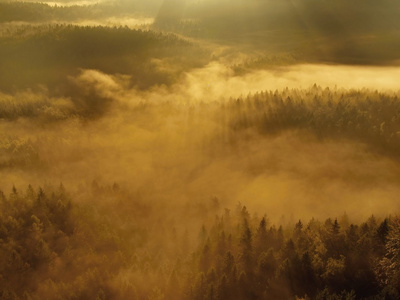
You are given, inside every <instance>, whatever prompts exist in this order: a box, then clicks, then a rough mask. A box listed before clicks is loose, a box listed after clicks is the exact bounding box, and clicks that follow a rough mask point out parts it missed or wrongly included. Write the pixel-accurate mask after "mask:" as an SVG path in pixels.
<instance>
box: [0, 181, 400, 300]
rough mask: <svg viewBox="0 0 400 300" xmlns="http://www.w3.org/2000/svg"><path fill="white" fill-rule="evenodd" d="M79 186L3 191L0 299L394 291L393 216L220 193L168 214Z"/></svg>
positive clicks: (397, 256)
mask: <svg viewBox="0 0 400 300" xmlns="http://www.w3.org/2000/svg"><path fill="white" fill-rule="evenodd" d="M86 192H89V195H90V198H91V199H92V200H90V201H89V202H86V203H85V204H83V203H81V204H79V203H78V202H77V201H76V200H75V199H74V196H72V195H70V194H69V193H68V191H67V190H66V189H65V188H64V187H63V186H62V185H61V186H60V187H58V188H54V187H51V186H48V187H47V188H46V189H42V188H37V189H36V188H33V187H32V186H28V187H27V188H26V189H25V191H24V190H19V189H17V188H15V187H13V188H12V190H11V192H10V193H9V195H8V196H6V195H5V194H4V193H3V192H1V193H0V208H1V213H0V261H1V262H2V263H1V264H0V283H1V284H0V295H1V298H2V299H88V298H90V299H128V298H129V299H233V298H235V299H271V300H272V299H292V298H294V297H295V296H297V297H304V299H321V300H322V299H393V300H395V299H398V298H399V297H400V294H399V292H400V286H399V279H400V272H399V270H400V265H399V264H400V253H399V248H398V244H399V240H400V220H399V219H398V218H395V217H388V218H385V219H376V218H375V217H374V216H371V217H370V218H368V219H367V220H365V221H364V222H362V223H359V224H354V223H352V222H351V221H350V220H349V217H348V216H347V215H343V216H341V217H340V218H336V217H334V218H332V219H331V218H329V219H326V220H322V221H320V220H318V219H311V220H299V221H296V222H294V223H291V224H290V225H284V226H276V225H274V224H270V222H269V221H268V217H267V216H265V215H264V216H262V215H261V216H260V215H259V216H257V215H253V213H252V212H249V211H248V210H247V209H246V207H245V206H243V205H241V204H238V205H237V206H236V208H234V209H233V210H229V209H226V208H225V209H224V210H223V209H221V207H220V204H219V201H218V199H217V198H212V199H211V200H210V201H209V202H207V201H205V202H202V203H198V204H196V203H190V202H188V204H187V206H186V207H185V208H180V209H179V211H175V212H174V213H168V214H166V213H165V211H158V210H157V207H153V206H152V205H151V204H148V203H146V202H144V201H142V200H141V199H140V197H139V198H138V197H137V196H136V197H135V196H133V195H129V193H127V191H125V190H124V189H121V188H120V187H119V186H118V185H117V184H113V185H110V186H101V185H99V184H97V183H96V182H93V184H92V186H91V187H86ZM132 196H133V197H132ZM121 206H123V207H124V209H123V210H121V209H117V207H121ZM182 209H183V210H182ZM175 213H176V214H175ZM178 213H179V214H182V215H181V216H184V217H183V218H182V217H180V218H179V219H176V217H177V214H178ZM189 221H190V222H189ZM195 224H197V226H196V225H195ZM201 224H202V225H201ZM187 226H190V228H189V227H187Z"/></svg>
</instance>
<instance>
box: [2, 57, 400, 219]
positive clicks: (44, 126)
mask: <svg viewBox="0 0 400 300" xmlns="http://www.w3.org/2000/svg"><path fill="white" fill-rule="evenodd" d="M327 74H329V76H327ZM399 77H400V70H399V69H398V68H385V67H346V66H326V65H325V66H323V65H295V66H289V67H282V68H276V69H273V70H269V71H268V70H265V71H256V72H251V73H248V74H245V75H243V76H235V75H234V73H233V71H232V69H231V68H229V67H227V66H224V65H222V64H220V63H217V62H213V63H210V64H209V65H207V66H205V67H204V68H199V69H195V70H193V71H190V72H188V73H186V74H184V76H183V77H182V79H181V81H179V82H177V83H175V84H173V85H172V86H170V87H166V86H161V87H154V88H152V89H151V90H145V91H143V90H137V89H135V88H129V77H126V76H125V77H123V76H116V75H109V74H104V73H102V72H99V71H96V70H81V73H80V74H79V75H78V76H77V77H75V78H69V81H70V82H71V84H73V85H74V86H75V87H76V88H78V89H80V90H81V91H82V92H81V94H82V95H89V94H88V93H90V95H91V96H88V97H89V98H85V96H83V98H82V99H80V100H75V99H73V98H52V97H50V96H48V95H46V94H43V93H33V92H28V91H26V92H21V93H17V94H15V95H7V94H3V95H2V107H3V111H2V112H3V114H4V115H7V114H8V115H11V116H12V119H11V120H3V121H2V123H1V126H2V133H3V134H2V140H3V141H4V142H3V146H2V149H3V150H2V151H3V167H2V173H3V174H2V178H3V180H2V183H1V184H2V186H1V188H2V189H4V190H7V189H8V188H9V187H10V185H12V184H14V185H17V186H21V187H23V186H26V185H28V184H29V183H30V184H34V185H40V184H41V183H43V182H48V183H52V184H54V185H56V184H58V183H59V182H63V183H64V184H65V185H67V186H69V187H71V188H73V187H77V186H79V184H84V185H90V184H91V182H92V181H93V180H96V181H99V182H103V183H110V182H117V183H119V184H120V185H121V186H126V187H129V189H131V190H133V191H139V190H140V191H141V193H144V194H148V198H149V201H155V202H164V201H166V202H167V203H169V202H170V199H174V203H181V204H184V203H186V202H188V201H202V200H204V199H208V198H210V197H212V196H217V197H218V198H219V199H220V200H221V201H223V203H224V205H226V206H227V207H231V206H232V205H235V204H236V203H238V202H241V203H245V204H246V205H247V206H248V207H249V208H252V209H254V210H261V211H265V212H267V213H268V214H269V215H271V219H272V220H273V221H275V222H278V221H279V220H280V217H281V216H282V215H286V216H290V215H295V216H296V218H300V217H307V218H309V217H313V216H314V217H316V216H319V217H323V218H325V217H329V216H332V215H333V216H339V215H341V214H343V213H344V212H347V213H348V214H350V215H351V216H352V217H353V218H356V219H357V218H360V219H361V218H365V217H368V216H369V215H371V214H375V215H380V216H385V215H387V214H389V213H391V212H392V211H396V210H397V209H398V204H397V201H396V199H397V196H396V195H397V193H398V187H397V186H396V184H395V183H396V180H398V176H399V172H400V169H399V165H398V162H397V159H393V158H390V157H385V156H382V155H380V154H377V153H374V151H373V149H371V148H368V147H367V145H363V144H362V143H359V142H357V141H351V140H347V139H346V140H341V139H336V138H332V139H331V138H328V139H327V140H324V141H321V140H319V139H318V138H317V137H315V136H313V135H312V134H311V133H307V131H304V132H303V131H298V130H296V129H295V128H294V129H292V130H289V131H284V132H283V133H282V134H281V135H277V136H262V135H260V134H259V133H258V132H257V130H256V129H251V128H250V129H249V132H247V133H246V134H244V133H240V132H239V133H238V132H233V131H232V128H231V127H230V125H229V121H228V120H227V119H235V115H234V114H233V113H231V115H230V113H229V112H227V111H226V109H224V108H223V107H224V105H228V106H229V103H230V101H232V100H230V98H232V97H235V96H240V95H242V96H243V94H244V96H247V95H248V94H251V93H256V92H258V91H262V90H266V91H268V90H272V89H274V90H280V91H282V92H284V90H285V88H286V87H288V86H289V87H291V89H294V90H296V89H297V90H298V91H299V92H300V93H303V94H306V93H307V90H308V89H309V88H311V87H312V85H313V84H314V83H316V82H318V83H319V84H322V87H323V88H331V89H332V90H335V89H336V90H339V91H341V92H345V91H346V90H347V89H353V90H354V91H356V90H364V93H367V94H368V93H372V92H373V91H374V90H376V89H378V90H380V91H381V92H385V91H386V93H387V95H398V93H399V92H398V91H397V92H396V87H397V85H396V82H398V80H399V79H400V78H399ZM320 79H322V80H320ZM338 87H340V88H338ZM368 90H371V92H368ZM93 95H95V97H97V98H98V100H96V99H92V97H93ZM306 99H307V98H305V100H306ZM82 101H83V102H82ZM306 101H307V100H306ZM309 101H311V99H310V100H309ZM32 107H33V108H32ZM82 107H83V108H84V111H83V113H85V112H87V111H89V110H92V111H93V110H96V111H98V112H99V113H101V114H102V115H101V118H100V119H96V120H90V121H85V115H81V116H79V114H80V113H82V112H80V109H81V108H82ZM7 109H8V111H4V110H7ZM29 112H31V115H29ZM33 113H34V114H33ZM18 114H20V115H18ZM82 117H83V118H82ZM27 141H29V143H28V142H27ZM13 143H16V144H24V143H28V145H29V146H27V147H33V149H32V153H34V154H35V155H33V154H32V153H27V154H24V153H17V154H16V152H18V151H21V152H23V151H24V150H18V151H17V150H15V149H14V150H13V151H14V152H11V153H8V151H7V149H8V148H10V147H14V148H16V149H18V146H11V145H13ZM232 143H233V144H232ZM22 149H24V148H23V147H22ZM24 155H28V157H25V156H24ZM29 155H31V156H29ZM19 156H23V157H25V158H21V157H19ZM32 156H33V157H32ZM13 160H14V163H15V164H16V166H13V163H12V162H13ZM24 160H25V161H24ZM7 161H11V165H9V166H8V165H7ZM76 174H80V176H76ZM4 178H6V180H4ZM316 182H318V183H316ZM360 206H361V207H362V209H360ZM272 216H274V217H272Z"/></svg>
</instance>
